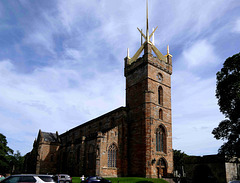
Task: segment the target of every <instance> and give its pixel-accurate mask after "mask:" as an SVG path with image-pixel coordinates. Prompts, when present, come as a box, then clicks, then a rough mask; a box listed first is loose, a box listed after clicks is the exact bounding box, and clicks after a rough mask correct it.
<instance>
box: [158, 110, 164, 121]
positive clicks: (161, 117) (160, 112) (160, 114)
mask: <svg viewBox="0 0 240 183" xmlns="http://www.w3.org/2000/svg"><path fill="white" fill-rule="evenodd" d="M159 119H161V120H163V110H162V109H159Z"/></svg>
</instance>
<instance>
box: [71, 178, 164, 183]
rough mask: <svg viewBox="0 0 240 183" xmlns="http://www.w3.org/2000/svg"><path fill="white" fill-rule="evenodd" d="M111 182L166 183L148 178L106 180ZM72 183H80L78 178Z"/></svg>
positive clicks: (73, 179)
mask: <svg viewBox="0 0 240 183" xmlns="http://www.w3.org/2000/svg"><path fill="white" fill-rule="evenodd" d="M106 179H108V180H111V181H112V183H167V181H165V180H163V179H150V178H141V177H118V178H106ZM72 182H73V183H80V182H81V179H80V177H73V178H72Z"/></svg>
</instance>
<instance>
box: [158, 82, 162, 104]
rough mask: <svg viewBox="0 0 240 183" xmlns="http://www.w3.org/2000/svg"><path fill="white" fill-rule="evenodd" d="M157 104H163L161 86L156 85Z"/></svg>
mask: <svg viewBox="0 0 240 183" xmlns="http://www.w3.org/2000/svg"><path fill="white" fill-rule="evenodd" d="M158 104H159V105H163V89H162V87H161V86H159V87H158Z"/></svg>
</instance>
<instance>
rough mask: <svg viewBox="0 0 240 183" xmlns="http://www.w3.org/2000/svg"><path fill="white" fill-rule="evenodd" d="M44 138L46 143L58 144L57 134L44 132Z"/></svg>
mask: <svg viewBox="0 0 240 183" xmlns="http://www.w3.org/2000/svg"><path fill="white" fill-rule="evenodd" d="M42 137H43V138H44V141H46V142H58V139H57V134H56V133H50V132H42Z"/></svg>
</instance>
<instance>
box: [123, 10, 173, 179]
mask: <svg viewBox="0 0 240 183" xmlns="http://www.w3.org/2000/svg"><path fill="white" fill-rule="evenodd" d="M146 29H147V30H146V35H144V34H143V33H142V31H141V30H140V29H138V30H139V32H140V33H141V36H142V37H144V38H145V42H144V43H143V44H142V45H141V47H140V48H139V50H138V51H137V52H136V54H135V55H134V56H133V57H132V58H130V57H129V53H128V56H127V57H126V58H125V77H126V105H127V106H126V107H127V110H128V130H129V136H128V171H129V175H130V176H144V177H158V178H159V177H161V176H167V174H169V173H170V172H172V171H173V152H172V114H171V112H172V111H171V74H172V56H171V55H170V54H169V48H168V49H167V50H168V53H167V55H165V56H163V55H162V54H161V52H160V51H159V50H158V49H157V48H156V47H155V46H154V32H155V30H156V29H157V28H156V29H155V30H154V31H153V32H152V34H151V35H150V36H149V30H148V8H147V25H146ZM151 38H152V41H150V39H151ZM141 52H144V53H143V56H142V57H140V58H139V56H140V54H141ZM153 53H154V54H155V55H154V54H153Z"/></svg>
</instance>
